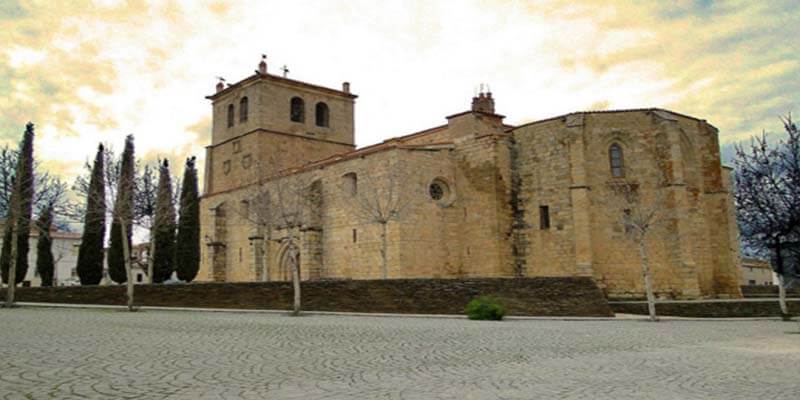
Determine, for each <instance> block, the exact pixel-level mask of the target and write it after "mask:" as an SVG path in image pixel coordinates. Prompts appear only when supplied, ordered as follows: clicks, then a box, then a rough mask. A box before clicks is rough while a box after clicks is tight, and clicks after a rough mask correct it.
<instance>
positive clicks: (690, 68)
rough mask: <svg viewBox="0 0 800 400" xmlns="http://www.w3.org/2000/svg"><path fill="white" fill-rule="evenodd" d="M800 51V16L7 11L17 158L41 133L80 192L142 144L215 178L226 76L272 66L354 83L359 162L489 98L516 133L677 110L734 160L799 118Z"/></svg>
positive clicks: (458, 5) (39, 144) (3, 33)
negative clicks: (480, 94)
mask: <svg viewBox="0 0 800 400" xmlns="http://www.w3.org/2000/svg"><path fill="white" fill-rule="evenodd" d="M798 37H800V7H798V4H797V2H796V1H792V0H787V1H779V0H771V1H750V2H745V1H742V2H739V1H725V2H711V1H675V2H670V1H624V2H623V1H619V2H610V1H603V2H593V1H588V0H586V1H584V0H564V1H562V0H541V1H489V0H484V1H479V0H476V1H469V0H463V1H433V0H425V1H411V0H404V1H389V0H386V1H383V0H382V1H374V0H369V1H362V0H347V1H334V0H327V1H305V0H293V1H286V0H282V1H268V0H260V1H259V0H240V1H202V0H200V1H198V0H192V1H127V2H125V1H113V0H97V1H67V0H60V1H50V0H45V1H23V0H0V144H9V145H12V146H16V143H17V142H18V141H19V140H20V138H21V135H22V132H23V131H24V125H25V123H26V122H27V121H33V122H34V123H35V124H36V126H37V138H36V142H35V152H36V157H37V158H38V159H39V160H40V161H42V162H43V166H44V167H45V168H46V169H49V170H50V171H51V172H53V173H56V174H60V175H61V176H63V177H64V178H65V179H67V180H71V179H73V177H74V176H75V174H77V173H80V172H81V169H82V165H83V164H84V162H85V161H86V160H87V159H89V158H91V157H92V156H93V153H94V151H95V148H96V146H97V144H98V143H99V142H104V143H108V144H111V145H112V146H114V147H115V148H118V149H121V148H122V145H123V142H124V137H125V135H127V134H131V133H132V134H134V135H135V138H136V146H137V154H138V156H140V157H143V158H145V159H155V158H165V157H166V158H170V159H172V160H173V165H176V164H177V165H181V164H182V160H183V159H184V158H185V157H187V156H189V155H196V156H198V158H199V160H200V161H199V162H200V163H201V164H202V162H203V156H204V147H205V146H207V145H208V144H209V142H210V126H211V107H210V103H209V101H208V100H206V99H205V98H204V97H205V96H206V95H209V94H211V93H213V91H214V85H215V84H216V79H215V77H217V76H222V77H225V78H226V79H227V80H228V81H229V82H235V81H238V80H240V79H243V78H245V77H247V76H249V75H250V74H252V73H253V70H254V69H255V68H256V66H257V63H258V62H259V61H260V56H261V54H262V53H264V54H267V56H268V62H269V68H270V72H271V73H280V72H279V71H278V68H280V67H281V66H283V65H287V66H288V68H289V70H290V72H289V77H290V78H293V79H297V80H302V81H306V82H310V83H314V84H319V85H323V86H328V87H332V88H340V87H341V82H343V81H349V82H351V85H352V86H351V87H352V92H354V93H356V94H358V95H359V98H358V99H357V101H356V117H355V118H356V142H357V144H358V146H359V147H360V146H364V145H368V144H372V143H376V142H380V141H382V140H385V139H388V138H391V137H395V136H400V135H404V134H408V133H412V132H414V131H418V130H422V129H425V128H429V127H433V126H437V125H441V124H443V123H445V119H444V117H445V116H447V115H450V114H454V113H457V112H460V111H464V110H467V109H468V107H469V103H470V98H471V97H472V96H473V94H474V92H475V90H476V88H477V87H478V85H480V84H481V83H485V84H488V85H489V86H490V88H491V91H492V92H493V94H494V97H495V98H496V104H497V112H498V113H500V114H503V115H506V116H507V118H506V122H507V123H510V124H521V123H525V122H529V121H534V120H537V119H544V118H548V117H552V116H556V115H560V114H565V113H569V112H575V111H585V110H604V109H621V108H644V107H663V108H667V109H671V110H674V111H677V112H681V113H685V114H689V115H692V116H696V117H698V118H703V119H707V120H708V121H709V122H710V123H712V124H713V125H715V126H716V127H718V128H719V129H720V141H721V143H722V145H723V149H724V151H725V152H726V154H730V149H731V144H732V143H734V142H736V141H741V140H745V139H747V138H749V137H750V136H752V135H754V134H758V133H760V132H762V131H768V132H776V133H777V132H780V130H781V124H780V119H779V117H780V116H783V115H786V114H787V113H790V112H795V113H800V96H798V94H800V57H798V46H797V45H798V39H797V38H798ZM199 170H200V171H202V170H203V168H202V165H200V168H199ZM176 172H177V171H176Z"/></svg>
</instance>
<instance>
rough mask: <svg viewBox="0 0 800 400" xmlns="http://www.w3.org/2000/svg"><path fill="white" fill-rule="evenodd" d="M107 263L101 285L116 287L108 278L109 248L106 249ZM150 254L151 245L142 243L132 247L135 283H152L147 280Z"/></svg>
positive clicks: (104, 265) (104, 266)
mask: <svg viewBox="0 0 800 400" xmlns="http://www.w3.org/2000/svg"><path fill="white" fill-rule="evenodd" d="M104 251H105V253H106V262H105V263H104V264H103V281H102V282H100V284H101V285H115V284H116V283H114V281H112V280H111V278H109V277H108V248H105V250H104ZM149 254H150V244H149V243H140V244H134V245H133V246H131V259H132V261H133V271H132V272H133V283H136V284H140V283H142V284H144V283H150V280H149V279H147V262H148V257H149Z"/></svg>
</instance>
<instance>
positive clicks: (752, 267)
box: [739, 257, 774, 286]
mask: <svg viewBox="0 0 800 400" xmlns="http://www.w3.org/2000/svg"><path fill="white" fill-rule="evenodd" d="M739 268H740V270H741V274H740V278H739V282H740V283H741V285H742V286H748V285H773V284H774V283H773V273H772V266H770V264H769V262H768V261H765V260H761V259H758V258H751V257H742V262H741V264H740V266H739Z"/></svg>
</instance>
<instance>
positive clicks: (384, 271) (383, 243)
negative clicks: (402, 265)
mask: <svg viewBox="0 0 800 400" xmlns="http://www.w3.org/2000/svg"><path fill="white" fill-rule="evenodd" d="M388 224H389V223H388V222H383V223H381V274H382V276H383V279H389V266H388V261H387V258H388V256H387V254H386V253H387V252H388V247H389V245H388V243H386V241H387V238H386V230H387V225H388Z"/></svg>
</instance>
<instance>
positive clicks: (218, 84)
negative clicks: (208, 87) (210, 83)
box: [217, 80, 225, 93]
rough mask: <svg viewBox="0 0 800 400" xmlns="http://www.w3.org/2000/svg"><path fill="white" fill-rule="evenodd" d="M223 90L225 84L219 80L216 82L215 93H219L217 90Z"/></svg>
mask: <svg viewBox="0 0 800 400" xmlns="http://www.w3.org/2000/svg"><path fill="white" fill-rule="evenodd" d="M223 90H225V84H224V83H222V80H220V81H219V82H217V93H219V92H221V91H223Z"/></svg>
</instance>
